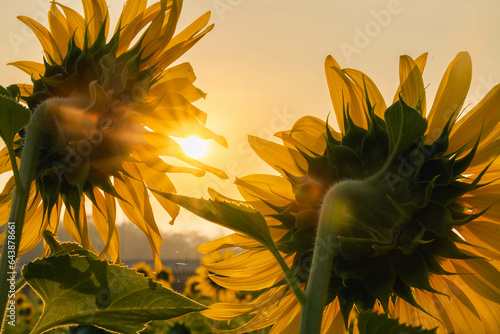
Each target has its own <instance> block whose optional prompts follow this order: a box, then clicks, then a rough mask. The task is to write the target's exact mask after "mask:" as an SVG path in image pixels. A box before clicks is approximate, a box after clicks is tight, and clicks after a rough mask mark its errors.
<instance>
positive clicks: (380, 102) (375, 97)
mask: <svg viewBox="0 0 500 334" xmlns="http://www.w3.org/2000/svg"><path fill="white" fill-rule="evenodd" d="M343 71H344V72H345V74H347V75H348V76H349V78H350V79H351V80H352V81H354V83H355V84H356V86H357V87H358V88H359V89H360V90H361V92H362V93H363V106H364V107H366V101H365V99H366V96H365V85H366V91H367V92H368V98H369V100H370V104H371V105H372V107H373V111H374V112H375V115H377V116H379V117H381V118H383V117H384V112H385V110H386V109H387V105H386V104H385V100H384V97H383V96H382V94H381V93H380V91H379V90H378V88H377V86H376V85H375V83H374V82H373V80H372V79H370V77H369V76H367V75H366V74H364V73H363V72H361V71H358V70H355V69H352V68H345V69H343Z"/></svg>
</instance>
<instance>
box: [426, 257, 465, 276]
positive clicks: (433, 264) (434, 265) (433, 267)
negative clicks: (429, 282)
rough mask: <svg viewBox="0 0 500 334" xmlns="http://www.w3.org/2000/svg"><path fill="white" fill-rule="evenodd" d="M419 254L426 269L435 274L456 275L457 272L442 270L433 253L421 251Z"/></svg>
mask: <svg viewBox="0 0 500 334" xmlns="http://www.w3.org/2000/svg"><path fill="white" fill-rule="evenodd" d="M421 255H422V257H423V258H424V260H425V264H426V266H427V270H429V272H430V273H433V274H436V275H457V273H452V272H449V271H446V270H444V269H443V267H441V265H440V264H439V262H438V261H437V260H436V259H435V258H434V256H433V255H430V254H426V253H425V252H422V254H421Z"/></svg>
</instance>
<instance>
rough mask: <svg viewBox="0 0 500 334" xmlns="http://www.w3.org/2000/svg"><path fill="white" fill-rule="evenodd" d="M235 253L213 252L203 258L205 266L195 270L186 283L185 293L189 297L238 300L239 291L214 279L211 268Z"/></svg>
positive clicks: (227, 300)
mask: <svg viewBox="0 0 500 334" xmlns="http://www.w3.org/2000/svg"><path fill="white" fill-rule="evenodd" d="M234 256H235V254H234V253H233V252H232V251H231V250H228V251H225V252H223V253H221V252H213V253H211V254H210V255H208V256H204V257H202V259H201V264H202V265H203V267H198V268H197V269H196V270H195V275H193V276H191V277H189V278H188V279H187V280H186V283H185V289H184V294H185V295H186V296H188V297H192V298H196V297H204V298H209V299H212V300H214V301H224V302H237V301H238V300H239V299H238V294H239V291H237V290H234V289H227V288H225V287H223V286H221V285H219V284H217V283H216V281H215V280H213V276H214V274H213V273H212V272H211V271H210V270H209V269H210V267H211V265H213V264H216V263H219V262H220V261H224V260H226V259H230V258H232V257H234Z"/></svg>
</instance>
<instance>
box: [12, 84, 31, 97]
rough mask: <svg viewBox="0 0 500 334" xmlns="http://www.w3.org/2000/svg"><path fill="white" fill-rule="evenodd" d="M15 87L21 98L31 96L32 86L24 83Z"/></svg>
mask: <svg viewBox="0 0 500 334" xmlns="http://www.w3.org/2000/svg"><path fill="white" fill-rule="evenodd" d="M16 85H17V87H19V90H20V91H21V96H30V95H31V94H33V85H30V84H24V83H18V84H16Z"/></svg>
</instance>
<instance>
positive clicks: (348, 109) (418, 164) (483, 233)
mask: <svg viewBox="0 0 500 334" xmlns="http://www.w3.org/2000/svg"><path fill="white" fill-rule="evenodd" d="M426 59H427V54H423V55H422V56H420V57H418V58H417V59H415V60H414V59H412V58H411V57H409V56H401V57H400V85H399V88H398V90H397V92H396V94H395V98H394V100H393V105H392V106H390V107H389V108H387V107H386V103H385V100H384V99H383V97H382V95H381V94H380V92H379V90H378V88H377V86H376V85H375V84H374V82H373V81H372V80H371V79H370V78H369V77H368V76H366V75H365V74H364V73H362V72H360V71H358V70H354V69H350V68H342V67H340V65H339V64H338V63H337V62H336V61H335V60H334V59H333V58H332V57H328V58H327V59H326V62H325V71H326V77H327V83H328V87H329V90H330V95H331V99H332V104H333V107H334V111H335V115H336V117H337V121H338V123H339V125H340V128H341V129H342V131H341V132H340V133H339V132H336V131H335V130H334V129H332V128H331V127H329V126H328V125H327V124H326V123H325V122H323V121H321V120H320V119H318V118H315V117H311V116H305V117H302V118H301V119H299V120H298V121H297V122H296V123H295V124H294V126H293V127H292V129H291V130H289V131H282V132H278V133H277V134H276V136H277V137H278V138H280V139H281V140H282V141H283V144H282V145H280V144H277V143H274V142H271V141H268V140H265V139H262V138H258V137H253V136H250V137H249V143H250V145H251V147H252V148H253V149H254V151H255V152H256V153H257V155H258V156H259V157H260V158H261V159H262V160H264V161H265V162H266V163H267V164H268V165H270V166H271V167H273V168H274V169H275V170H276V171H277V172H278V173H280V174H281V175H264V174H254V175H248V176H245V177H242V178H238V179H237V180H236V182H235V183H236V185H237V187H238V189H239V191H240V193H241V195H242V196H243V198H244V199H245V201H246V203H248V204H251V205H252V206H253V207H254V208H256V209H258V210H259V211H260V212H261V213H262V214H263V215H265V216H266V219H267V222H268V225H269V227H270V230H271V235H272V236H273V239H274V241H275V243H276V245H277V247H278V249H279V250H280V251H281V253H282V255H283V257H284V258H285V261H286V262H287V264H288V266H289V267H290V268H291V270H292V272H293V273H294V276H295V278H296V280H297V281H298V282H299V286H301V287H303V288H304V287H305V286H307V283H308V278H309V271H310V268H311V262H312V253H313V249H314V242H315V238H316V229H317V224H318V223H317V222H318V216H319V211H320V209H321V207H322V206H324V205H329V204H328V203H327V204H324V202H323V200H324V196H325V194H326V193H327V192H328V190H329V189H335V188H336V187H337V189H341V190H342V191H345V193H342V194H343V195H344V196H345V200H346V202H345V203H344V204H345V205H343V206H342V207H343V210H344V211H343V214H342V215H343V219H345V221H342V222H343V223H345V225H341V226H339V227H337V229H338V230H337V231H336V233H337V234H336V239H335V240H332V241H331V242H330V243H328V244H327V245H329V246H328V247H330V246H331V245H333V246H334V248H333V249H330V248H329V249H330V251H333V254H334V255H335V257H334V261H333V264H332V265H333V266H332V271H331V278H330V282H329V289H328V295H327V296H326V307H325V309H324V317H323V323H322V333H342V332H345V331H346V327H347V326H348V325H349V323H350V322H351V321H353V320H354V317H355V316H356V314H357V312H359V311H362V310H374V311H378V312H387V313H389V314H390V315H391V316H392V317H395V318H399V320H400V321H401V322H402V323H406V324H409V325H413V326H419V325H422V326H423V327H424V328H427V329H431V328H435V327H439V329H438V332H439V333H450V332H456V333H458V332H463V333H495V332H498V331H499V330H500V320H499V317H498V315H499V314H500V305H499V304H500V272H499V269H500V263H499V262H498V260H499V259H500V257H499V255H500V253H499V251H498V240H500V233H499V221H500V215H499V211H498V208H499V206H498V204H497V202H498V201H497V200H498V196H499V195H498V186H499V185H498V176H499V174H498V172H499V169H498V168H499V166H500V162H499V161H498V160H495V158H496V157H497V156H498V154H499V153H500V151H499V148H498V140H499V138H500V126H498V124H499V122H500V103H499V102H500V85H496V86H495V87H493V89H491V90H490V91H489V92H488V94H486V96H485V97H484V98H483V99H482V100H481V101H480V102H479V103H478V104H477V105H476V106H475V107H474V108H472V109H471V110H470V111H468V112H467V113H464V112H463V111H464V109H463V103H464V100H465V98H466V96H467V92H468V90H469V86H470V81H471V75H472V74H471V73H472V65H471V59H470V56H469V54H468V53H466V52H461V53H459V54H458V55H457V56H456V58H455V59H454V60H453V61H452V63H451V64H450V65H449V66H448V68H447V70H446V72H445V74H444V75H443V79H442V81H441V83H440V85H439V87H438V93H437V95H436V98H435V99H434V102H433V103H432V106H431V108H430V111H427V101H426V95H425V85H424V83H423V80H422V72H423V70H424V68H425V64H426ZM402 115H404V116H402ZM394 117H396V118H394ZM395 119H397V120H399V121H401V122H402V123H399V125H401V126H405V128H404V129H406V130H408V131H405V132H403V134H401V135H400V137H399V138H400V140H399V141H398V142H397V143H399V144H395V143H396V142H395V141H394V134H392V135H391V131H393V130H394V124H395V123H394V122H395ZM403 119H404V120H405V121H404V122H407V124H406V125H403V124H404V122H403V121H402V120H403ZM397 122H398V121H396V123H397ZM396 129H399V128H397V127H396ZM391 136H393V137H391ZM401 136H402V137H401ZM404 136H406V137H404ZM391 138H392V139H391ZM402 143H404V144H402ZM401 145H402V146H401ZM339 185H340V188H339ZM346 185H349V187H346ZM338 191H340V190H338ZM211 195H212V197H213V198H218V199H224V200H226V199H227V198H226V197H224V196H223V195H221V194H219V193H217V192H215V191H211ZM327 198H328V197H327ZM326 200H327V199H326ZM336 219H338V217H335V218H333V222H332V224H335V220H336ZM227 247H241V248H243V249H245V251H244V252H243V253H241V254H238V255H236V256H234V257H232V258H231V259H228V260H225V261H222V262H219V263H217V264H216V265H212V266H210V271H212V272H213V273H214V274H215V275H213V276H212V279H213V280H214V281H215V282H216V283H217V284H219V285H221V286H224V287H226V288H230V289H240V288H242V287H245V288H246V289H247V290H261V289H265V290H264V291H265V292H263V293H262V294H261V295H260V296H259V297H258V298H256V299H255V300H254V301H252V302H250V303H248V304H244V305H241V304H237V303H216V304H214V305H212V306H210V309H209V310H207V311H203V312H202V313H203V314H204V315H206V316H207V317H210V318H212V319H217V320H229V319H232V318H233V317H236V316H240V315H242V314H255V317H253V318H252V319H251V320H250V321H249V322H248V323H247V324H245V325H244V326H242V327H240V328H238V329H235V330H233V331H229V332H228V333H242V332H247V331H251V330H256V329H259V328H265V327H266V326H269V325H273V328H272V330H271V332H270V333H296V332H298V330H299V329H298V328H299V324H300V310H301V309H300V305H299V303H298V302H297V300H296V298H295V296H294V295H293V294H292V292H291V291H290V290H289V289H288V288H287V286H286V281H285V280H284V274H283V273H282V272H281V270H280V269H279V266H278V263H277V262H276V260H275V259H274V257H273V255H272V254H271V253H270V252H269V251H267V250H266V249H264V247H263V246H262V245H261V244H259V243H258V242H256V241H254V240H252V239H250V238H247V237H244V236H242V235H239V234H232V235H229V236H226V237H222V238H219V239H217V240H214V241H211V242H208V243H205V244H203V245H201V246H200V247H199V248H198V250H199V251H200V252H202V253H206V254H208V253H211V252H213V251H215V250H219V249H224V248H227Z"/></svg>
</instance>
